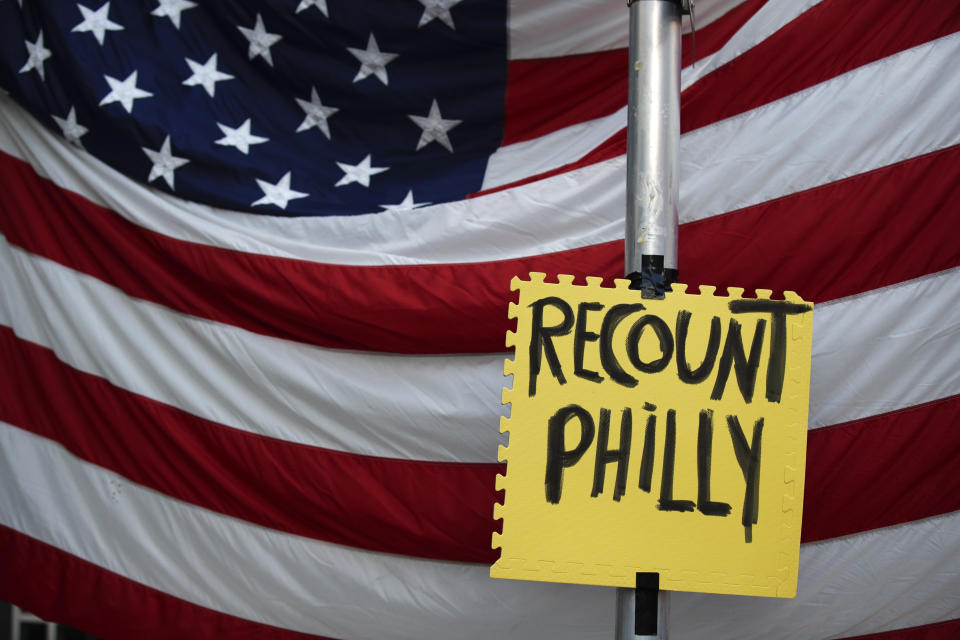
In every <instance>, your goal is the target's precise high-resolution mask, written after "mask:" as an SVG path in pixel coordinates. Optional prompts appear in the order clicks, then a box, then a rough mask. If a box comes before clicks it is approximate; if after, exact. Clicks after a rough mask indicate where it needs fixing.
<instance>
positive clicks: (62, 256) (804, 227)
mask: <svg viewBox="0 0 960 640" xmlns="http://www.w3.org/2000/svg"><path fill="white" fill-rule="evenodd" d="M0 175H4V176H6V177H7V180H5V183H6V184H5V188H6V193H5V197H4V199H3V200H2V201H0V211H6V214H5V215H0V232H2V233H3V234H4V235H6V237H7V238H8V240H9V241H10V242H11V243H13V244H15V245H18V246H20V247H22V248H23V249H25V250H27V251H30V252H32V253H34V254H37V255H41V256H44V257H47V258H49V259H52V260H55V261H57V262H59V263H61V264H64V265H66V266H68V267H70V268H72V269H76V270H78V271H81V272H84V273H87V274H89V275H92V276H94V277H96V278H99V279H101V280H104V281H105V282H108V283H109V284H111V285H114V286H116V287H118V288H120V289H122V290H123V291H125V292H126V293H127V294H129V295H131V296H135V297H138V298H142V299H145V300H149V301H151V302H156V303H159V304H163V305H166V306H167V307H169V308H172V309H175V310H177V311H181V312H184V313H188V314H191V315H194V316H199V317H204V318H208V319H211V320H215V321H219V322H225V323H228V324H231V325H235V326H238V327H241V328H244V329H247V330H250V331H254V332H256V333H261V334H265V335H271V336H277V337H281V338H287V339H293V340H297V341H300V342H306V343H311V344H319V345H324V346H328V347H337V348H356V349H372V350H378V351H391V352H400V353H466V352H496V351H501V350H503V340H504V335H505V332H506V330H507V329H508V328H509V322H508V320H507V300H508V298H509V297H510V296H509V283H510V279H511V278H512V277H513V276H515V275H521V276H525V275H526V274H527V273H528V272H530V271H543V272H546V273H570V274H573V275H575V276H577V277H581V276H586V275H595V276H602V277H605V278H613V277H621V275H622V273H623V243H622V242H621V241H616V242H608V243H603V244H599V245H593V246H587V247H583V248H580V249H574V250H570V251H563V252H558V253H553V254H545V255H539V256H531V257H528V258H520V259H514V260H502V261H494V262H485V263H466V264H439V265H417V266H377V267H370V266H343V265H330V264H319V263H312V262H306V261H298V260H291V259H285V258H276V257H271V256H264V255H255V254H246V253H241V252H236V251H230V250H226V249H218V248H214V247H209V246H205V245H199V244H194V243H191V242H185V241H182V240H176V239H173V238H170V237H167V236H163V235H160V234H157V233H153V232H151V231H147V230H145V229H143V228H140V227H138V226H136V225H134V224H132V223H130V222H128V221H126V220H125V219H123V218H121V217H120V216H119V215H117V214H115V213H114V212H112V211H110V210H108V209H105V208H103V207H100V206H98V205H95V204H93V203H91V202H89V201H87V200H85V199H84V198H82V197H80V196H78V195H76V194H73V193H70V192H67V191H63V190H60V189H57V188H54V187H53V186H52V185H51V184H50V183H49V182H48V181H46V180H44V179H41V178H40V177H38V176H37V175H36V173H34V171H33V170H32V169H31V168H30V167H29V166H28V165H27V164H25V163H23V162H22V161H20V160H16V159H14V158H12V157H10V156H7V155H4V154H0ZM958 206H960V146H955V147H950V148H948V149H944V150H941V151H937V152H934V153H931V154H927V155H925V156H920V157H918V158H913V159H911V160H906V161H904V162H900V163H898V164H895V165H890V166H887V167H883V168H881V169H877V170H874V171H871V172H868V173H864V174H860V175H857V176H853V177H851V178H848V179H846V180H842V181H839V182H835V183H831V184H828V185H824V186H822V187H818V188H815V189H810V190H808V191H802V192H799V193H796V194H792V195H789V196H785V197H782V198H779V199H777V200H774V201H770V202H765V203H762V204H759V205H756V206H752V207H748V208H745V209H741V210H739V211H735V212H730V213H727V214H724V215H720V216H714V217H711V218H707V219H704V220H700V221H697V222H693V223H688V224H685V225H682V226H681V228H680V240H679V245H680V260H679V264H680V276H681V280H682V281H683V282H688V283H694V284H698V283H709V284H714V285H717V286H720V287H726V286H731V285H732V286H739V287H744V288H747V289H753V288H768V289H773V290H775V291H779V290H783V289H790V290H794V291H797V292H798V293H800V294H801V295H802V296H803V297H804V298H806V299H807V300H812V301H816V302H821V301H824V300H830V299H834V298H838V297H842V296H847V295H851V294H855V293H859V292H862V291H867V290H870V289H874V288H877V287H881V286H885V285H889V284H894V283H896V282H901V281H903V280H908V279H911V278H916V277H918V276H922V275H925V274H929V273H933V272H936V271H941V270H944V269H948V268H951V267H954V266H957V265H958V264H960V243H956V242H949V241H947V240H946V239H948V238H952V237H954V235H955V233H956V220H957V217H956V211H957V208H958ZM827 229H829V233H825V232H824V231H825V230H827ZM904 238H909V239H910V241H909V242H905V241H904V240H903V239H904ZM840 276H842V277H840ZM437 300H443V301H444V304H443V305H437V304H436V301H437ZM356 326H363V328H364V330H363V331H362V332H360V331H355V330H354V328H355V327H356ZM465 326H469V327H471V331H470V333H465V332H464V331H463V327H465Z"/></svg>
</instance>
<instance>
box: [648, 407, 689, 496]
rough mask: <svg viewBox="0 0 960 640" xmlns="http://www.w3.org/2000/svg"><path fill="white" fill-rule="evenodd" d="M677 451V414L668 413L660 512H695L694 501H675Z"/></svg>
mask: <svg viewBox="0 0 960 640" xmlns="http://www.w3.org/2000/svg"><path fill="white" fill-rule="evenodd" d="M676 449H677V412H676V411H674V410H673V409H669V410H668V411H667V435H666V437H665V438H664V442H663V475H662V476H661V478H660V500H659V501H658V502H657V509H659V510H660V511H693V508H694V504H693V500H674V499H673V463H674V458H676V453H677V452H676Z"/></svg>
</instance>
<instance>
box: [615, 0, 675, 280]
mask: <svg viewBox="0 0 960 640" xmlns="http://www.w3.org/2000/svg"><path fill="white" fill-rule="evenodd" d="M629 7H630V72H629V73H630V83H629V102H628V104H629V119H628V126H627V226H626V247H625V257H626V260H625V262H626V272H627V273H628V274H629V273H632V272H639V273H640V274H641V275H642V278H643V289H644V292H645V295H646V294H647V293H655V295H656V296H657V297H661V296H662V294H663V290H664V288H665V287H667V286H669V284H670V283H672V282H676V279H677V201H678V200H679V195H680V187H679V175H678V174H679V147H680V14H681V6H680V2H679V0H632V1H631V2H630V3H629Z"/></svg>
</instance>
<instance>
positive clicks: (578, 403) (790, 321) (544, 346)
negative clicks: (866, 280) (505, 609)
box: [490, 273, 813, 597]
mask: <svg viewBox="0 0 960 640" xmlns="http://www.w3.org/2000/svg"><path fill="white" fill-rule="evenodd" d="M586 282H587V284H586V286H583V285H575V284H573V277H572V276H564V275H560V276H558V282H556V283H548V282H545V276H544V274H542V273H531V274H530V280H529V281H524V280H520V279H519V278H514V279H513V281H512V283H511V288H512V289H513V290H516V291H519V300H518V302H517V303H516V304H514V303H511V305H510V314H509V315H510V317H511V318H516V319H517V331H516V332H509V333H508V335H507V346H508V347H511V346H512V347H515V350H516V353H515V359H514V360H512V361H511V360H507V361H506V363H505V365H504V373H505V375H512V376H513V381H514V385H513V389H504V393H503V402H504V403H505V404H507V403H509V404H510V405H511V415H510V417H509V418H504V419H502V421H501V431H503V432H509V434H510V436H509V447H501V449H500V459H501V461H505V462H507V470H506V475H505V476H503V475H501V476H497V489H504V490H505V494H504V496H505V497H504V502H503V504H498V505H495V507H494V517H495V518H503V533H502V534H498V533H494V534H493V547H494V548H496V547H501V548H502V552H501V557H500V559H499V560H498V561H497V562H496V563H495V564H494V565H493V566H492V567H491V569H490V575H491V576H493V577H497V578H514V579H523V580H543V581H549V582H571V583H579V584H593V585H608V586H620V587H633V586H634V583H635V579H636V574H637V572H657V573H659V574H660V588H662V589H668V590H676V591H699V592H709V593H729V594H740V595H760V596H777V597H793V596H794V595H795V593H796V588H797V566H798V557H799V546H800V524H801V510H802V505H803V483H804V464H805V456H806V435H807V405H808V398H809V385H810V353H811V342H812V332H813V322H812V315H813V314H812V313H811V311H812V309H813V305H811V304H809V303H807V302H804V301H803V300H801V299H800V298H799V296H797V295H796V294H794V293H792V292H786V293H785V294H784V299H783V300H774V299H771V297H770V296H771V292H770V291H768V290H758V291H757V292H756V293H757V297H756V298H743V297H741V296H742V293H743V290H742V289H735V288H732V287H731V288H730V289H729V290H728V292H729V295H728V296H715V295H713V293H714V291H715V288H714V287H706V286H701V287H700V294H699V295H697V294H689V293H686V285H682V284H676V285H673V291H672V292H668V293H667V294H666V296H665V298H664V299H662V300H652V299H644V298H642V297H641V295H640V292H638V291H635V290H631V289H629V281H627V280H614V286H613V287H603V286H601V285H602V279H601V278H587V279H586Z"/></svg>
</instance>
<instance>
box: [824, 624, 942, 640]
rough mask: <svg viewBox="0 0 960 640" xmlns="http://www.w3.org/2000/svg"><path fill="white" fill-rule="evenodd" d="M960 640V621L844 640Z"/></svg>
mask: <svg viewBox="0 0 960 640" xmlns="http://www.w3.org/2000/svg"><path fill="white" fill-rule="evenodd" d="M956 638H960V620H944V621H943V622H934V623H932V624H925V625H921V626H919V627H909V628H907V629H893V630H891V631H882V632H880V633H871V634H868V635H865V636H845V637H844V638H843V639H842V640H956Z"/></svg>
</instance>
